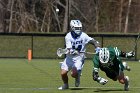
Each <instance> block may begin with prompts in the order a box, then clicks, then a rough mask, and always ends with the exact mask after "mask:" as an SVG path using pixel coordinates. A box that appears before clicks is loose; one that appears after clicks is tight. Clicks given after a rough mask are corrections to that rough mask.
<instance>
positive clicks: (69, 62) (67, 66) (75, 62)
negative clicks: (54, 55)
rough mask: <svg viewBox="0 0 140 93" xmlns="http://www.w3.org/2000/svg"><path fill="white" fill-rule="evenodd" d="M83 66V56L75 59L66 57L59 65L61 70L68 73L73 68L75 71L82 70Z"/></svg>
mask: <svg viewBox="0 0 140 93" xmlns="http://www.w3.org/2000/svg"><path fill="white" fill-rule="evenodd" d="M83 64H84V55H80V56H76V57H66V58H65V60H64V62H63V63H62V65H61V69H64V70H66V71H69V70H71V69H72V68H73V67H75V68H76V69H77V70H82V67H83Z"/></svg>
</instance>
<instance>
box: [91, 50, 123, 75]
mask: <svg viewBox="0 0 140 93" xmlns="http://www.w3.org/2000/svg"><path fill="white" fill-rule="evenodd" d="M107 48H108V50H109V57H110V58H109V62H107V63H105V64H101V62H100V60H99V53H98V54H96V55H95V56H94V58H93V64H94V69H96V71H98V69H99V68H100V69H101V70H102V71H104V72H105V73H106V74H108V75H107V76H108V77H111V73H112V74H114V73H116V74H115V75H118V74H119V71H120V70H121V71H123V69H124V67H123V65H122V61H121V58H120V54H121V50H119V49H118V48H117V47H107Z"/></svg>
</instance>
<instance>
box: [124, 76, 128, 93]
mask: <svg viewBox="0 0 140 93" xmlns="http://www.w3.org/2000/svg"><path fill="white" fill-rule="evenodd" d="M125 78H126V82H125V85H124V90H125V91H128V90H129V77H128V76H125Z"/></svg>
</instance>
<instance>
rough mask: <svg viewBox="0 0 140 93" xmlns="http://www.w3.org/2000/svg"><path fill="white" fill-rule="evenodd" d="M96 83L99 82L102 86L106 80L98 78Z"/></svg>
mask: <svg viewBox="0 0 140 93" xmlns="http://www.w3.org/2000/svg"><path fill="white" fill-rule="evenodd" d="M98 82H99V83H100V84H102V85H105V84H106V83H107V82H108V80H107V79H104V78H102V77H98Z"/></svg>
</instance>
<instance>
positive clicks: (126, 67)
mask: <svg viewBox="0 0 140 93" xmlns="http://www.w3.org/2000/svg"><path fill="white" fill-rule="evenodd" d="M123 66H124V69H125V70H127V71H130V70H131V69H130V67H129V66H128V65H127V63H126V62H123Z"/></svg>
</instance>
